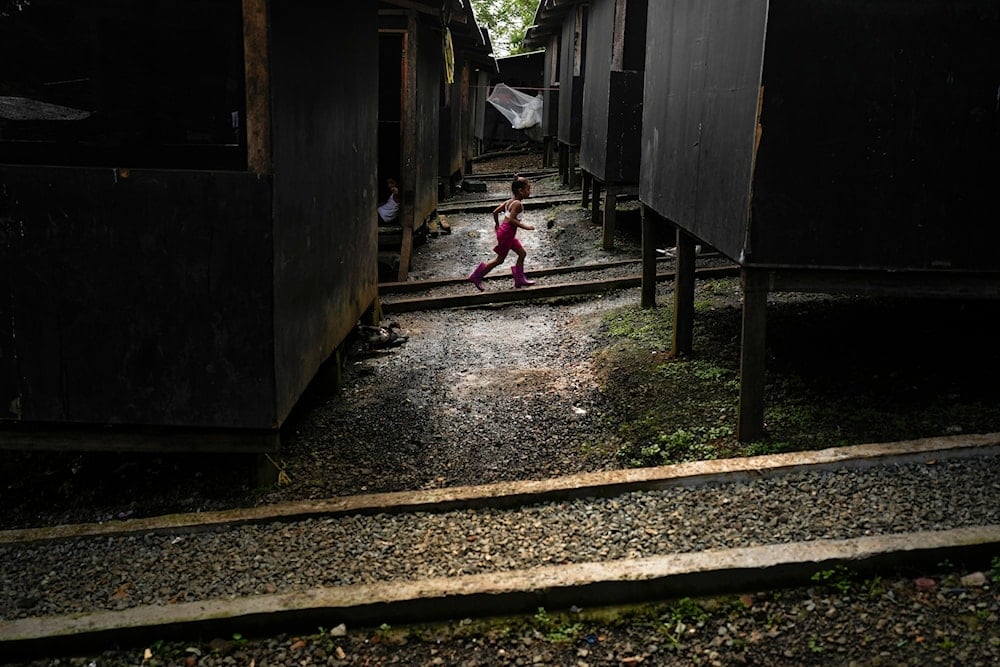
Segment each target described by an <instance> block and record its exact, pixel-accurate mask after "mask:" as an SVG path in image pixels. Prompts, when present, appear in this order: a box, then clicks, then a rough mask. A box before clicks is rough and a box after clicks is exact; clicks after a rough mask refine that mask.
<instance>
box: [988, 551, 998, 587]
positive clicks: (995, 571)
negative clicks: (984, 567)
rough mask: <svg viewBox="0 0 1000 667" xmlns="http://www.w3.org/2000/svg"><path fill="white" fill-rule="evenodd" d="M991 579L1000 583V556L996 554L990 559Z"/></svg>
mask: <svg viewBox="0 0 1000 667" xmlns="http://www.w3.org/2000/svg"><path fill="white" fill-rule="evenodd" d="M990 581H992V582H993V583H995V584H1000V556H994V557H993V560H992V561H990Z"/></svg>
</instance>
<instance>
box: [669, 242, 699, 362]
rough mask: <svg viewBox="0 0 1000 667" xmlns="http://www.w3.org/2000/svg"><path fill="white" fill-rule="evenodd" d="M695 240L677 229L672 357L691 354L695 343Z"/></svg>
mask: <svg viewBox="0 0 1000 667" xmlns="http://www.w3.org/2000/svg"><path fill="white" fill-rule="evenodd" d="M694 246H695V243H694V238H692V237H691V236H690V235H689V234H687V233H686V232H685V231H683V230H682V229H681V228H680V227H678V228H677V247H676V251H677V259H676V267H675V273H674V340H673V346H672V348H671V351H670V353H671V355H673V356H675V357H680V356H686V355H689V354H691V350H692V348H693V342H694V269H695V266H694V256H695V252H694V251H695V247H694Z"/></svg>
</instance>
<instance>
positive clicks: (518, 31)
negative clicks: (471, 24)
mask: <svg viewBox="0 0 1000 667" xmlns="http://www.w3.org/2000/svg"><path fill="white" fill-rule="evenodd" d="M472 8H473V10H474V11H475V13H476V23H478V24H479V27H480V28H487V29H489V31H490V41H491V42H492V43H493V51H494V55H496V56H498V57H499V56H510V55H516V54H518V53H524V52H525V49H524V47H523V44H522V42H523V41H524V32H525V31H526V30H527V29H528V27H529V26H530V25H531V24H532V22H534V20H535V9H537V8H538V0H472Z"/></svg>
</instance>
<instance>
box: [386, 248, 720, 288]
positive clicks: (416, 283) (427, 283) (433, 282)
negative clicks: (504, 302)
mask: <svg viewBox="0 0 1000 667" xmlns="http://www.w3.org/2000/svg"><path fill="white" fill-rule="evenodd" d="M639 261H640V260H638V259H622V260H618V261H615V262H599V263H596V264H579V265H575V266H554V267H548V268H542V269H531V270H530V271H529V272H528V273H529V274H530V275H531V276H556V275H565V274H570V273H584V272H587V271H601V270H604V269H613V268H617V267H622V266H628V265H630V264H637V263H638V262H639ZM657 261H660V262H669V261H670V258H668V257H660V258H657ZM733 268H736V267H735V265H734V267H733ZM498 278H499V276H498V275H494V274H490V275H489V276H487V277H486V278H485V280H487V281H490V280H497V279H498ZM504 279H505V280H509V279H510V278H509V277H506V276H505V277H504ZM464 282H465V277H464V276H463V277H460V278H458V277H452V278H429V279H427V280H406V281H403V282H392V283H381V284H379V294H383V295H384V294H401V293H405V292H423V291H425V290H429V289H434V288H436V287H445V286H447V285H457V284H459V283H464Z"/></svg>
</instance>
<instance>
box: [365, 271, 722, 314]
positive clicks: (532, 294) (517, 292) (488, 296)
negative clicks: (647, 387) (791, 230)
mask: <svg viewBox="0 0 1000 667" xmlns="http://www.w3.org/2000/svg"><path fill="white" fill-rule="evenodd" d="M737 272H738V269H737V268H736V267H732V266H727V267H720V268H709V269H702V270H700V271H698V277H699V278H722V277H727V276H733V275H736V273H737ZM530 275H531V276H537V272H534V271H532V272H530ZM656 279H657V280H658V281H669V280H673V279H674V274H673V272H668V273H660V274H657V276H656ZM496 280H501V278H497V279H496ZM502 280H510V277H509V276H508V277H505V278H502ZM641 281H642V278H641V277H640V276H628V277H625V278H613V279H610V280H588V281H583V282H576V283H561V284H557V285H540V284H539V285H535V286H534V287H531V288H522V289H513V288H511V289H504V290H487V291H485V292H479V291H477V290H476V289H475V288H474V287H472V286H471V285H469V289H470V290H471V291H470V292H469V293H468V294H459V295H449V296H439V297H419V298H413V299H400V300H399V301H386V300H384V299H383V300H382V308H383V312H384V313H408V312H412V311H414V310H433V309H438V308H462V307H466V306H484V305H490V304H495V303H510V302H513V301H529V300H532V299H551V298H553V297H562V296H575V295H578V294H593V293H595V292H610V291H615V290H622V289H630V288H633V287H638V286H639V285H640V284H641ZM508 284H511V283H508Z"/></svg>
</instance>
